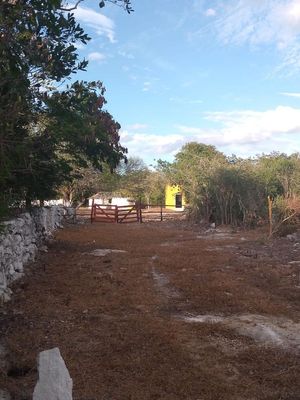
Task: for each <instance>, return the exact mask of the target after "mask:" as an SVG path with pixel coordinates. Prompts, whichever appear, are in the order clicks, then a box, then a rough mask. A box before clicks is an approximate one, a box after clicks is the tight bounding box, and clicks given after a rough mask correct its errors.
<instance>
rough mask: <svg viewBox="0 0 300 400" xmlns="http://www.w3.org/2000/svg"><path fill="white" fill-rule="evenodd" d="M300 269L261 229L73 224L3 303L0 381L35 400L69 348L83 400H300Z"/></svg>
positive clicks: (294, 252)
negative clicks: (47, 372)
mask: <svg viewBox="0 0 300 400" xmlns="http://www.w3.org/2000/svg"><path fill="white" fill-rule="evenodd" d="M299 241H300V240H299ZM112 250H113V251H112ZM116 250H118V251H116ZM120 250H121V251H120ZM299 279H300V244H299V243H298V242H297V240H296V241H294V242H293V241H290V240H288V239H287V238H282V239H276V240H275V239H274V240H272V241H268V240H267V239H266V234H265V232H264V231H261V230H256V231H249V232H245V231H237V232H232V231H231V230H230V229H225V228H224V229H221V228H219V229H217V230H216V231H208V232H204V231H203V230H201V229H200V228H199V227H197V226H192V227H190V226H187V225H186V224H185V223H184V222H183V221H181V222H179V221H177V222H176V221H173V222H170V221H169V222H163V223H160V222H157V223H144V224H128V225H125V224H124V225H122V224H118V225H115V224H96V223H95V224H92V225H90V224H85V225H70V226H68V227H66V228H65V229H64V230H61V231H59V232H57V234H56V236H55V240H53V241H52V242H51V243H50V244H49V248H48V252H47V253H42V254H40V255H39V258H38V260H37V261H36V262H35V263H34V264H33V265H31V266H30V267H28V268H27V271H26V276H25V277H24V278H22V280H19V281H18V282H16V283H15V284H14V286H13V291H14V295H13V299H12V301H11V302H9V303H8V304H6V305H5V306H3V307H2V308H1V310H0V311H1V312H0V323H1V325H0V330H1V342H0V345H1V346H2V350H3V349H4V350H5V351H7V355H6V357H5V359H4V360H3V359H2V361H1V362H0V388H2V389H6V390H8V391H9V392H10V393H11V396H12V400H27V399H31V397H32V392H33V388H34V385H35V383H36V380H37V370H36V358H37V355H38V353H39V352H40V351H42V350H45V349H50V348H52V347H59V349H60V351H61V353H62V355H63V357H64V360H65V362H66V365H67V367H68V369H69V371H70V375H71V377H72V378H73V382H74V391H73V398H74V400H123V399H124V400H125V399H126V400H127V399H128V400H154V399H157V400H158V399H163V400H177V399H181V400H183V399H189V400H217V399H224V400H227V399H228V400H229V399H230V400H246V399H247V400H256V399H264V400H265V399H270V400H271V399H272V400H274V399H282V400H284V399H286V400H296V399H298V400H299V399H300V360H299V352H300V280H299ZM4 350H3V351H2V353H5V351H4ZM0 353H1V352H0Z"/></svg>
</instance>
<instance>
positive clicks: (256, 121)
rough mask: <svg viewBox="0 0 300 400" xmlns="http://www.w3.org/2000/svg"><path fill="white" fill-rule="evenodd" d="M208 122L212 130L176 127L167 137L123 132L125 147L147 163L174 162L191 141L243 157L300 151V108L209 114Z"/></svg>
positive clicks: (122, 139)
mask: <svg viewBox="0 0 300 400" xmlns="http://www.w3.org/2000/svg"><path fill="white" fill-rule="evenodd" d="M204 118H205V119H206V120H207V121H210V122H211V123H212V125H211V127H210V128H205V129H204V128H202V127H195V126H187V125H175V129H176V131H177V132H175V133H171V134H166V135H154V134H146V133H137V132H135V131H133V130H132V129H131V130H130V129H128V130H125V131H122V132H121V143H122V144H123V145H125V146H126V147H128V149H129V152H130V154H134V155H139V156H141V157H142V158H146V159H149V157H152V159H154V158H167V159H170V157H171V156H174V155H175V154H176V153H177V152H178V151H179V150H180V149H181V147H182V146H183V145H184V144H185V143H187V142H191V141H198V142H201V143H205V144H212V145H214V146H216V147H217V148H218V149H219V150H220V151H223V152H224V153H226V154H232V153H235V154H237V155H239V156H254V155H256V154H259V153H263V152H265V153H270V152H272V151H281V152H286V153H292V152H296V151H299V150H300V108H292V107H284V106H278V107H276V108H274V109H271V110H266V111H252V110H244V111H231V112H223V111H220V112H208V113H206V114H205V116H204ZM206 125H207V122H206Z"/></svg>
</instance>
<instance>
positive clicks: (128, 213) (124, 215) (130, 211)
mask: <svg viewBox="0 0 300 400" xmlns="http://www.w3.org/2000/svg"><path fill="white" fill-rule="evenodd" d="M117 222H118V223H119V224H121V223H130V222H139V212H138V208H137V207H136V206H119V207H118V219H117Z"/></svg>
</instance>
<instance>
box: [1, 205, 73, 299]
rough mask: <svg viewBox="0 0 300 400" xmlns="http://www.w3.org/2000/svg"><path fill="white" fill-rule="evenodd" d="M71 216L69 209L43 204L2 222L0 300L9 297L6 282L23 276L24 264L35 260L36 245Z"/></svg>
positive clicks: (37, 246) (8, 282)
mask: <svg viewBox="0 0 300 400" xmlns="http://www.w3.org/2000/svg"><path fill="white" fill-rule="evenodd" d="M74 216H75V211H74V209H72V208H66V207H61V206H53V207H43V208H34V209H33V210H32V211H31V212H30V213H29V212H27V213H24V214H21V215H20V216H19V217H18V218H15V219H12V220H10V221H6V222H3V223H2V224H1V225H2V227H3V230H2V231H1V234H0V301H7V300H9V298H10V294H11V290H10V289H9V284H10V283H11V282H12V281H14V280H15V279H18V278H19V277H21V276H22V274H23V270H24V266H25V265H26V264H27V263H28V262H30V261H33V260H34V259H35V256H36V254H37V251H38V248H39V246H41V244H42V243H43V242H44V241H45V240H46V239H47V238H48V237H49V236H50V235H51V234H52V232H53V231H54V230H55V229H56V228H58V227H61V224H62V222H63V220H64V219H70V218H73V217H74Z"/></svg>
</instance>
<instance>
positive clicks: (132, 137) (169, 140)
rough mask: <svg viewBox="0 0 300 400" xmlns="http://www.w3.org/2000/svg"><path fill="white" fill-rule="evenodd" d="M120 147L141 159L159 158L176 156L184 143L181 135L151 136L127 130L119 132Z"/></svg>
mask: <svg viewBox="0 0 300 400" xmlns="http://www.w3.org/2000/svg"><path fill="white" fill-rule="evenodd" d="M120 137H121V143H122V145H124V146H126V147H128V150H129V153H130V154H132V155H139V156H140V157H142V158H147V157H148V158H149V157H151V158H153V159H154V158H159V157H162V156H166V155H170V154H171V155H174V154H176V153H177V152H178V151H179V150H180V148H181V147H182V146H183V144H184V143H185V138H184V136H183V135H181V134H170V135H165V136H163V135H153V134H146V133H132V132H130V131H128V130H122V131H121V132H120Z"/></svg>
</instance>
